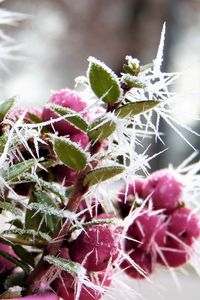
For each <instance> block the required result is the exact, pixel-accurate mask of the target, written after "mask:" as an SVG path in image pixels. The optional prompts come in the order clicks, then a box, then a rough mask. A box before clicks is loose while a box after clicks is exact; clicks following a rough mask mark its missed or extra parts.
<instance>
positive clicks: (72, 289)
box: [53, 268, 113, 300]
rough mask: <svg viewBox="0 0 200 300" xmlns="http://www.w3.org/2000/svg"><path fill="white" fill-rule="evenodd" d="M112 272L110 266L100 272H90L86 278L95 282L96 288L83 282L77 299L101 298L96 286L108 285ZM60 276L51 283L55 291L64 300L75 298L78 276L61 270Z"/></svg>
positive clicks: (93, 299)
mask: <svg viewBox="0 0 200 300" xmlns="http://www.w3.org/2000/svg"><path fill="white" fill-rule="evenodd" d="M112 273H113V271H112V268H109V269H106V270H105V271H102V272H98V273H95V274H90V275H89V276H88V280H90V281H91V282H92V284H95V285H96V288H92V287H88V286H85V285H84V284H83V285H82V286H81V290H80V295H79V300H98V299H101V297H102V296H103V293H102V292H100V291H98V286H100V287H101V288H102V287H108V286H110V284H111V278H112ZM61 278H62V279H61ZM61 278H57V279H56V280H55V282H54V284H53V286H54V289H55V291H56V292H57V294H58V295H59V296H60V297H62V298H63V299H64V300H75V298H76V291H77V289H76V285H77V283H78V278H75V277H73V276H72V275H70V274H69V273H67V272H62V273H61Z"/></svg>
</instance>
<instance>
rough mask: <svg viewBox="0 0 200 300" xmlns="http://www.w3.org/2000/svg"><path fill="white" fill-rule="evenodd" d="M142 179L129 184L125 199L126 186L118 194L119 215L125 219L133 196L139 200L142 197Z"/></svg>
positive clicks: (133, 198)
mask: <svg viewBox="0 0 200 300" xmlns="http://www.w3.org/2000/svg"><path fill="white" fill-rule="evenodd" d="M143 183H144V179H142V178H137V179H136V180H135V181H134V182H132V183H131V184H129V186H128V191H127V197H126V189H127V186H126V185H124V186H123V187H122V188H121V190H120V191H119V194H118V199H119V201H118V205H119V209H120V213H121V215H122V216H123V217H126V216H127V215H128V214H129V212H130V209H131V207H132V205H133V203H134V200H135V196H136V195H137V196H138V197H139V198H141V197H142V187H143Z"/></svg>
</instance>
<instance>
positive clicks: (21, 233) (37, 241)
mask: <svg viewBox="0 0 200 300" xmlns="http://www.w3.org/2000/svg"><path fill="white" fill-rule="evenodd" d="M2 238H4V239H5V240H8V241H10V242H12V243H16V244H20V245H27V246H34V247H38V248H40V247H43V246H45V245H46V244H47V243H48V242H49V241H50V239H51V237H50V236H49V235H48V234H46V233H44V232H41V231H35V230H32V229H20V228H15V229H9V230H4V231H3V233H2Z"/></svg>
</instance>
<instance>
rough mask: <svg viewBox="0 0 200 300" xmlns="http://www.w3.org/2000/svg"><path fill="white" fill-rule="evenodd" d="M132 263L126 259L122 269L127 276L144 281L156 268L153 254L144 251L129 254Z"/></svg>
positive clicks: (137, 250) (121, 266)
mask: <svg viewBox="0 0 200 300" xmlns="http://www.w3.org/2000/svg"><path fill="white" fill-rule="evenodd" d="M129 256H130V258H131V260H132V261H133V263H131V261H128V260H127V259H125V260H124V261H123V262H122V263H121V265H120V268H122V269H124V271H125V272H126V274H128V275H129V276H130V277H132V278H135V279H144V278H145V276H149V275H150V274H151V273H152V272H153V270H154V267H155V263H154V261H153V259H152V256H151V254H147V253H145V252H143V251H142V250H139V249H136V250H134V251H133V252H132V253H131V254H129Z"/></svg>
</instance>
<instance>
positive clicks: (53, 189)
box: [25, 175, 68, 203]
mask: <svg viewBox="0 0 200 300" xmlns="http://www.w3.org/2000/svg"><path fill="white" fill-rule="evenodd" d="M25 178H26V179H27V180H30V181H33V182H35V183H37V184H39V186H40V187H42V188H43V189H44V190H46V191H50V192H52V193H53V194H55V195H56V196H57V197H59V198H60V200H61V201H62V203H65V202H66V201H67V200H68V198H67V197H66V196H65V195H64V193H62V191H60V189H59V187H57V186H56V185H54V184H52V182H48V181H45V180H43V179H42V178H40V177H37V176H33V175H26V177H25Z"/></svg>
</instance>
